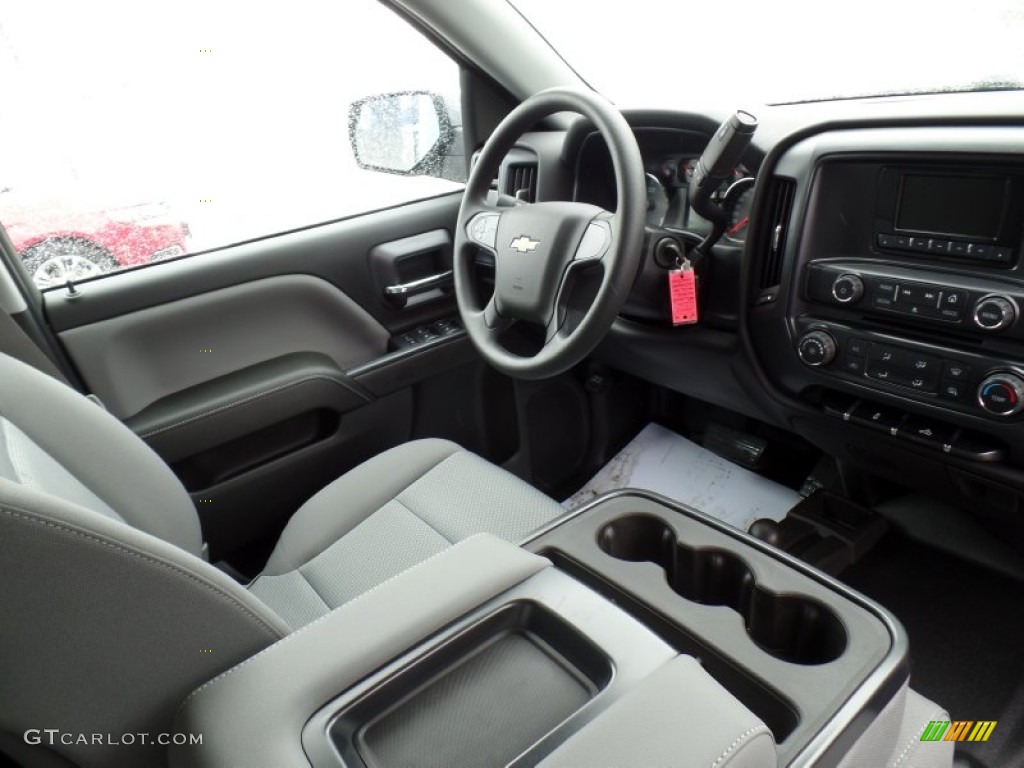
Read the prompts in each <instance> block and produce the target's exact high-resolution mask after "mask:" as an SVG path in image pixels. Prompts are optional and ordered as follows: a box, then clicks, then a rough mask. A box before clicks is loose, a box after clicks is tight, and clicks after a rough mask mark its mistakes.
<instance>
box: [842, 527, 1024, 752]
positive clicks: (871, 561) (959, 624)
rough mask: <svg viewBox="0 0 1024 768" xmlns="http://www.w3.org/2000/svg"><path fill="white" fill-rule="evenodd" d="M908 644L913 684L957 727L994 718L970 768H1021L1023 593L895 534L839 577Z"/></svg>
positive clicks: (962, 747)
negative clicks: (888, 618) (888, 616)
mask: <svg viewBox="0 0 1024 768" xmlns="http://www.w3.org/2000/svg"><path fill="white" fill-rule="evenodd" d="M840 579H841V580H842V581H845V582H846V583H847V584H849V585H850V586H851V587H853V588H854V589H856V590H858V591H860V592H863V593H864V594H865V595H867V596H868V597H871V598H873V599H874V600H876V601H878V602H879V603H881V604H882V605H884V606H885V607H886V608H888V609H889V610H890V611H892V612H893V613H894V614H895V615H896V617H897V618H899V620H900V621H901V622H902V623H903V626H904V627H906V630H907V634H908V636H909V637H910V661H911V675H910V684H911V685H912V686H913V687H914V689H915V690H917V691H918V692H919V693H921V694H922V695H923V696H927V697H928V698H929V699H932V700H933V701H935V702H937V703H938V704H940V705H941V706H943V707H945V708H946V709H947V710H948V711H949V714H950V717H951V718H952V719H953V720H974V721H978V720H995V721H997V723H998V725H997V726H996V728H995V730H994V731H993V732H992V736H991V738H990V739H989V741H988V742H985V743H970V742H963V743H960V744H957V753H958V754H961V755H966V756H968V757H969V758H970V761H969V762H967V764H969V765H972V766H977V765H983V766H986V767H987V768H1003V767H1004V766H1019V765H1024V677H1022V675H1021V669H1022V667H1021V661H1020V654H1021V648H1024V614H1022V613H1021V605H1022V604H1024V585H1022V584H1021V583H1020V582H1017V581H1014V580H1011V579H1008V578H1006V577H1004V576H1001V575H999V574H997V573H994V572H993V571H990V570H987V569H985V568H981V567H978V566H976V565H973V564H971V563H967V562H965V561H963V560H961V559H960V558H958V557H955V556H953V555H949V554H946V553H943V552H939V551H938V550H935V549H932V548H931V547H928V546H925V545H923V544H919V543H917V542H914V541H912V540H910V539H908V538H905V537H904V536H902V535H900V534H896V533H891V534H889V535H888V536H887V537H886V538H885V539H883V540H882V542H881V543H879V545H878V546H876V547H875V548H874V549H873V550H872V551H871V552H870V553H868V555H867V556H865V557H864V558H863V559H862V560H860V561H859V562H857V563H855V564H854V565H853V566H851V567H850V568H849V569H847V570H846V571H844V572H843V573H842V574H841V575H840Z"/></svg>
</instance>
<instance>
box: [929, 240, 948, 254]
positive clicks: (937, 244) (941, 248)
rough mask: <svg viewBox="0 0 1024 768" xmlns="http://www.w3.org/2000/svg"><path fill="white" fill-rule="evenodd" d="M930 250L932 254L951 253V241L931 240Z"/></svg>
mask: <svg viewBox="0 0 1024 768" xmlns="http://www.w3.org/2000/svg"><path fill="white" fill-rule="evenodd" d="M928 250H929V252H931V253H941V254H943V255H945V254H947V253H949V240H929V241H928Z"/></svg>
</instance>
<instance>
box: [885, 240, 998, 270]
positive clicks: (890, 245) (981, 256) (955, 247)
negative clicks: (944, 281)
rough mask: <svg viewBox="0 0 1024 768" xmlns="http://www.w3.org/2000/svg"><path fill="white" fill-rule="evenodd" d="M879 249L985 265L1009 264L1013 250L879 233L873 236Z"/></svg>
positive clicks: (981, 244) (980, 244) (961, 241)
mask: <svg viewBox="0 0 1024 768" xmlns="http://www.w3.org/2000/svg"><path fill="white" fill-rule="evenodd" d="M875 242H876V243H877V245H878V247H879V248H885V249H887V250H891V251H904V252H908V251H909V252H917V253H930V254H935V255H938V256H956V257H958V258H962V259H970V260H971V261H977V262H985V263H987V264H991V265H995V264H1009V263H1010V262H1011V261H1013V249H1012V248H1007V247H1006V246H999V245H992V244H991V243H973V242H967V241H964V240H946V239H940V238H929V237H908V236H906V235H897V234H890V233H887V232H879V233H878V234H877V235H876V236H875Z"/></svg>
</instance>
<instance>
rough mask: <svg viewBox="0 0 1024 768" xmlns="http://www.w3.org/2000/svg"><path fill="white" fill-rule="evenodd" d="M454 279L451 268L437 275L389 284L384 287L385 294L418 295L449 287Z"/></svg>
mask: <svg viewBox="0 0 1024 768" xmlns="http://www.w3.org/2000/svg"><path fill="white" fill-rule="evenodd" d="M453 280H454V278H453V274H452V270H450V269H449V270H448V271H446V272H439V273H438V274H436V275H430V276H429V277H421V278H420V279H419V280H410V281H409V282H408V283H399V284H398V285H389V286H387V287H386V288H385V289H384V294H385V295H387V296H416V295H417V294H420V293H426V292H427V291H433V290H436V289H438V288H447V287H449V286H450V285H452V283H453Z"/></svg>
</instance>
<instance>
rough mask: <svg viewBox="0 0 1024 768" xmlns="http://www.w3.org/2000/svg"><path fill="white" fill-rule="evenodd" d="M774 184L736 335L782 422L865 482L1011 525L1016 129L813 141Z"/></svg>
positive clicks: (1022, 154)
mask: <svg viewBox="0 0 1024 768" xmlns="http://www.w3.org/2000/svg"><path fill="white" fill-rule="evenodd" d="M770 173H771V177H770V181H769V182H767V186H768V187H769V194H770V200H769V202H770V201H771V200H774V199H778V200H781V201H783V202H784V205H783V204H782V203H780V205H779V206H776V207H775V208H773V209H772V211H773V215H774V216H775V218H774V219H773V224H772V226H773V227H774V229H772V230H771V231H770V232H768V231H767V230H766V234H763V235H762V236H761V240H762V241H763V242H768V241H769V240H770V242H771V243H777V244H779V248H778V249H777V252H776V253H775V255H774V256H773V258H771V259H768V260H766V261H764V262H763V263H762V264H759V265H756V266H755V268H754V275H753V279H754V280H760V282H761V288H760V292H759V293H755V295H754V299H755V300H754V302H753V305H754V306H753V307H752V309H751V311H750V317H749V322H748V325H747V327H748V331H749V335H750V340H751V342H752V351H753V353H754V354H755V355H756V356H757V359H758V362H759V364H760V366H761V368H762V370H763V372H764V373H765V375H766V379H767V380H768V381H769V382H770V384H771V387H772V390H773V393H774V394H777V395H778V396H779V398H778V399H780V400H781V401H783V402H784V403H785V405H786V406H787V411H788V413H789V418H790V426H791V427H792V428H793V429H794V430H795V431H797V432H799V433H800V434H802V435H805V436H807V437H808V438H809V439H810V440H811V441H812V442H814V443H815V444H816V445H818V446H820V447H822V448H823V449H824V450H826V451H827V452H828V453H830V454H831V455H833V456H837V457H840V458H842V459H844V460H845V459H848V460H850V461H851V462H852V463H853V464H854V465H857V466H861V467H867V469H868V470H869V471H870V472H871V473H872V474H877V475H881V476H883V477H890V478H892V479H894V480H896V481H897V482H901V483H905V484H913V485H918V486H920V487H923V488H925V489H927V490H929V491H930V492H932V493H935V494H938V495H942V496H947V497H950V498H958V499H959V500H960V501H961V502H962V503H963V504H964V505H965V506H967V507H972V506H978V507H979V508H985V509H986V510H987V511H989V512H990V513H993V514H1003V513H1005V516H1006V517H1007V518H1010V517H1012V516H1013V515H1015V514H1016V513H1017V511H1018V509H1019V506H1020V499H1024V496H1022V495H1021V493H1022V491H1024V472H1022V468H1024V440H1022V437H1024V317H1022V312H1024V131H1022V130H1021V129H1020V128H1016V127H1009V126H914V127H906V126H904V127H895V126H893V127H872V128H850V129H845V130H830V131H823V132H822V133H819V134H816V135H813V136H810V137H806V138H804V139H802V140H800V141H798V142H796V143H795V144H793V145H792V146H791V147H789V148H788V149H787V150H786V151H785V152H783V153H782V154H780V156H779V158H778V159H777V161H776V163H775V164H774V167H773V168H772V170H771V172H770ZM781 191H785V193H786V194H785V195H784V196H782V194H781ZM772 195H774V197H772ZM766 238H767V239H766ZM765 247H767V246H765ZM749 255H750V257H751V258H757V259H760V258H762V257H761V255H760V253H759V252H757V245H756V243H755V247H754V249H752V250H751V253H750V254H749ZM757 290H758V289H757V287H756V286H755V291H757ZM840 422H845V424H841V423H840ZM848 425H852V426H854V427H856V428H854V429H850V428H848Z"/></svg>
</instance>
